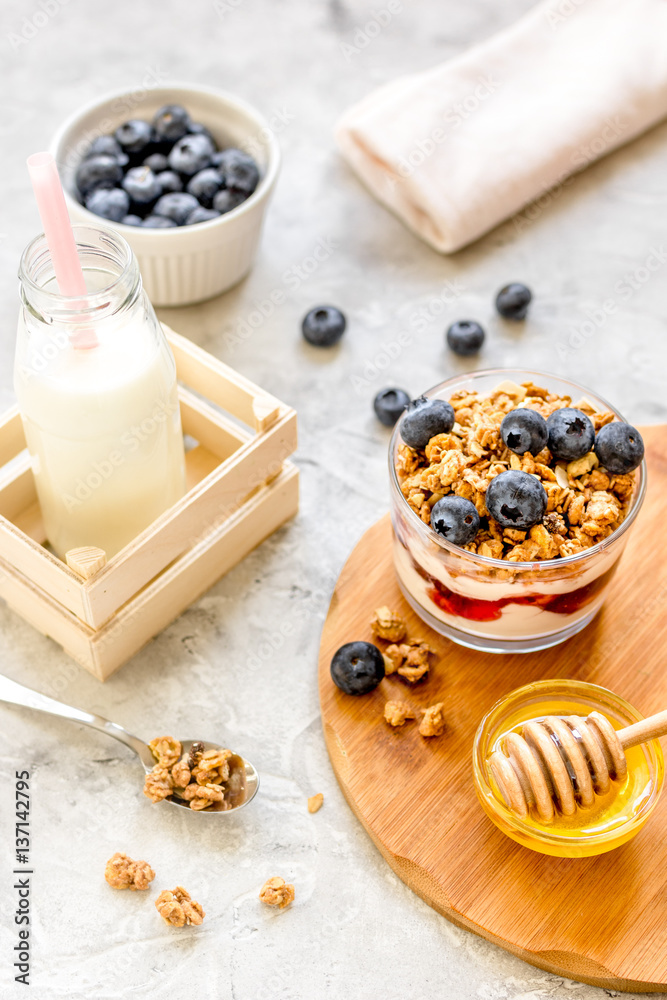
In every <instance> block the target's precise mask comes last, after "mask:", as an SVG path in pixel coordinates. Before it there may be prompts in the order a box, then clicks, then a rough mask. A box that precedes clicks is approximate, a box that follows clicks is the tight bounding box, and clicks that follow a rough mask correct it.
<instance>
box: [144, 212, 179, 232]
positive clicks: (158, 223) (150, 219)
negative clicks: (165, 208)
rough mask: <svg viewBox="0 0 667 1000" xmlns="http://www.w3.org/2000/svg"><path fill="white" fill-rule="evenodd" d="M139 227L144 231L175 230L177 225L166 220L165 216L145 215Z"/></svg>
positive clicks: (170, 220)
mask: <svg viewBox="0 0 667 1000" xmlns="http://www.w3.org/2000/svg"><path fill="white" fill-rule="evenodd" d="M141 225H142V226H143V227H144V228H145V229H176V228H177V227H178V223H177V222H174V220H173V219H168V218H167V217H166V215H147V216H146V218H145V219H144V220H143V222H142V223H141Z"/></svg>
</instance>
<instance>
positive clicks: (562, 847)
mask: <svg viewBox="0 0 667 1000" xmlns="http://www.w3.org/2000/svg"><path fill="white" fill-rule="evenodd" d="M592 711H598V712H601V713H602V714H603V715H605V716H606V717H607V718H608V719H609V720H610V721H611V723H612V725H613V726H614V728H615V729H622V728H623V727H624V726H627V725H631V724H632V723H633V722H638V721H639V720H640V719H642V718H643V716H642V715H641V714H640V713H639V712H637V711H636V710H635V709H634V708H633V707H632V706H631V705H629V704H628V703H627V702H626V701H625V700H624V699H623V698H621V697H619V695H617V694H614V693H613V692H612V691H608V690H607V689H606V688H603V687H599V686H598V685H597V684H588V683H586V682H584V681H574V680H565V679H562V680H561V679H559V680H543V681H536V682H534V683H532V684H526V685H524V687H520V688H517V689H516V690H515V691H512V692H511V693H510V694H508V695H506V696H505V697H504V698H501V700H500V701H498V702H496V704H495V705H494V706H493V708H492V709H491V711H490V712H489V713H488V714H487V715H485V716H484V718H483V719H482V721H481V722H480V724H479V727H478V729H477V733H476V734H475V743H474V746H473V762H472V763H473V782H474V785H475V791H476V792H477V797H478V799H479V801H480V803H481V805H482V808H483V809H484V812H485V813H486V814H487V816H488V817H489V819H491V821H492V822H493V823H495V825H496V826H497V827H498V829H499V830H502V832H503V833H505V834H506V835H507V836H508V837H511V838H512V840H515V841H516V842H517V843H518V844H523V846H524V847H529V848H530V849H531V850H533V851H539V852H540V853H541V854H551V855H554V856H555V857H560V858H585V857H591V856H593V855H597V854H604V853H606V852H607V851H611V850H613V849H614V848H616V847H620V846H621V845H622V844H625V843H627V842H628V841H629V840H631V839H632V838H633V837H634V836H636V835H637V834H638V833H639V831H640V830H641V829H642V827H643V826H644V824H645V823H646V821H647V819H648V818H649V816H650V815H651V813H652V812H653V810H654V809H655V807H656V805H657V803H658V799H659V797H660V792H661V790H662V783H663V778H664V761H663V755H662V748H661V746H660V743H659V742H658V740H651V741H649V742H648V743H643V744H641V745H640V746H637V747H633V748H631V749H629V750H626V759H627V762H628V774H627V777H626V778H625V780H624V781H623V782H620V783H619V782H615V781H613V782H612V788H611V790H610V792H608V793H607V794H606V795H604V796H597V797H596V800H595V804H594V805H593V806H592V807H591V808H590V809H580V808H578V809H577V811H576V814H575V815H574V816H573V817H570V818H565V817H564V816H562V815H558V816H557V817H556V818H555V819H554V821H553V822H552V823H550V824H544V823H540V822H539V820H537V819H536V818H535V816H534V815H533V814H532V813H531V814H530V815H529V816H528V817H527V818H526V819H525V820H522V819H519V818H518V817H517V816H515V815H514V813H513V812H512V811H511V810H510V809H509V807H508V806H507V805H506V804H505V801H504V799H503V797H502V795H501V793H500V791H499V789H498V787H497V785H496V783H495V781H494V778H493V776H492V774H491V770H490V768H489V766H488V763H487V762H488V759H489V756H490V754H491V753H492V751H493V750H494V749H498V748H499V743H500V741H501V737H502V736H503V735H504V734H506V733H508V732H509V731H510V730H520V727H521V724H522V723H524V722H527V721H528V720H529V719H540V718H543V717H544V716H546V715H581V716H586V715H588V714H589V713H590V712H592Z"/></svg>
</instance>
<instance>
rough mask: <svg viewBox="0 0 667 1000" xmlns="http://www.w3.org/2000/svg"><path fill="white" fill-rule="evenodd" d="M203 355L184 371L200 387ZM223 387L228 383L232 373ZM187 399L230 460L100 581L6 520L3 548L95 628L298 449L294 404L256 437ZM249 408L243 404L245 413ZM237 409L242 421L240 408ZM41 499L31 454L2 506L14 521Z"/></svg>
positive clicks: (1, 527) (195, 423)
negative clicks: (79, 573) (76, 571)
mask: <svg viewBox="0 0 667 1000" xmlns="http://www.w3.org/2000/svg"><path fill="white" fill-rule="evenodd" d="M174 337H175V338H177V339H178V340H183V338H178V335H177V334H170V338H171V339H173V338H174ZM186 343H187V342H186ZM181 349H182V350H183V351H184V349H183V348H181ZM200 354H201V355H202V356H203V360H202V358H201V357H199V356H197V357H196V358H194V359H190V362H189V368H188V371H187V373H186V374H183V373H182V372H181V371H180V370H179V376H182V377H184V378H187V379H188V380H189V381H191V382H193V383H194V387H195V388H197V389H198V390H199V391H201V389H202V384H201V378H202V372H204V373H205V372H206V371H207V370H208V369H207V367H206V359H207V358H208V355H206V353H205V352H200ZM220 385H223V386H224V385H228V381H227V379H226V377H225V379H224V380H221V382H220ZM220 385H218V390H220ZM250 386H251V383H246V386H245V388H244V392H246V391H247V392H250V388H248V387H250ZM253 391H254V392H255V393H258V394H259V395H260V396H262V394H261V390H259V389H257V388H254V389H253ZM221 393H222V390H220V391H219V392H218V398H219V399H220V401H221V402H225V403H226V405H228V406H230V407H231V406H232V405H236V403H237V400H236V399H232V400H231V402H230V400H229V399H227V400H224V399H223V395H222V394H221ZM262 398H263V397H262ZM268 398H269V399H273V397H268ZM179 400H180V403H181V406H182V407H183V417H184V427H185V429H186V432H187V433H190V434H192V436H193V437H194V436H195V435H196V436H197V439H198V440H200V441H201V440H202V438H203V439H205V441H206V445H207V446H208V448H207V450H208V451H212V452H213V453H214V454H216V455H217V456H219V457H220V458H223V456H227V457H226V458H224V460H223V461H221V462H220V463H219V464H218V465H217V468H215V469H214V470H213V471H210V472H209V473H208V475H207V476H206V478H205V479H203V480H202V482H201V483H198V484H197V486H196V487H195V488H194V490H192V489H191V490H190V491H189V492H188V493H187V494H186V496H185V497H183V499H182V500H180V501H179V502H178V503H177V504H175V505H174V506H172V507H171V508H170V509H169V510H168V511H165V513H164V514H162V515H161V516H160V517H159V518H158V519H157V520H156V521H154V522H153V524H151V525H150V526H149V527H148V528H147V529H146V530H145V531H144V532H142V533H141V534H140V535H138V536H137V538H136V539H134V540H133V541H132V542H131V543H130V545H128V546H126V547H125V548H124V549H123V550H122V551H121V552H119V553H118V554H117V555H116V556H115V557H114V558H113V559H112V560H111V561H110V562H109V564H108V565H107V566H106V568H105V569H104V570H102V571H101V573H99V574H97V575H96V576H95V577H94V578H93V579H92V580H90V581H87V582H86V583H82V581H81V580H80V579H79V578H78V577H77V576H76V575H75V574H74V573H72V571H71V570H70V569H69V568H68V567H67V566H66V565H65V563H64V562H62V561H61V560H59V559H58V558H56V557H55V556H54V555H52V554H51V553H49V552H48V551H47V550H46V549H44V548H43V547H42V546H41V545H40V544H38V543H37V542H36V541H35V539H34V538H31V537H28V535H26V534H25V533H24V532H23V531H21V530H20V529H19V528H18V527H16V525H15V524H13V523H12V522H11V521H10V520H9V519H7V518H5V517H0V550H1V551H2V553H3V556H4V558H5V560H6V561H8V562H9V563H11V564H12V565H14V566H15V567H16V568H17V569H18V570H19V571H20V572H21V573H23V574H24V575H25V576H26V577H27V578H28V579H30V580H32V581H34V582H35V583H36V584H37V585H38V586H40V587H43V588H44V589H45V590H46V591H47V593H49V594H51V596H52V597H54V598H55V599H56V600H58V601H60V602H61V603H62V604H63V605H64V606H65V607H66V608H68V609H69V610H70V611H72V612H74V614H76V615H77V616H78V617H80V618H81V619H82V620H83V621H84V622H86V624H88V625H90V626H92V627H93V628H99V627H101V625H103V624H104V622H105V621H107V620H108V619H109V618H110V617H111V615H112V614H113V613H114V612H115V611H116V610H117V609H118V608H119V607H121V606H122V605H123V604H124V603H125V602H126V601H128V600H129V599H130V598H131V597H132V595H133V594H135V593H136V592H137V591H138V590H139V589H141V587H143V586H144V585H145V584H146V583H148V582H149V580H152V579H153V577H155V576H156V574H158V573H159V572H160V571H161V570H162V569H164V567H165V566H167V565H168V564H169V563H170V562H172V561H173V560H174V559H176V558H177V557H178V556H179V555H180V554H181V553H182V552H184V551H185V549H186V548H187V547H188V546H189V545H190V543H191V541H192V538H193V537H197V536H198V535H199V534H201V532H202V530H203V529H204V528H205V526H206V525H207V524H213V523H214V522H216V521H218V520H220V519H221V518H223V517H224V516H225V515H228V514H229V513H230V512H231V511H233V510H234V509H235V508H236V507H237V506H238V504H239V503H241V502H242V501H243V500H244V499H245V498H246V497H247V496H248V495H249V494H251V493H252V491H253V490H255V489H256V488H257V487H258V486H259V485H260V484H261V483H262V482H264V481H266V480H267V479H269V478H271V477H272V476H275V475H276V474H277V472H278V471H279V469H280V465H281V463H282V462H283V460H284V459H285V458H287V457H288V456H289V455H290V454H292V452H293V451H294V450H295V449H296V414H295V412H294V411H293V410H291V409H289V408H288V407H282V406H281V405H280V404H278V411H277V414H276V417H277V419H274V420H273V422H272V423H271V425H270V426H268V427H267V428H266V429H264V430H263V431H262V432H260V433H258V434H256V435H253V434H251V433H250V432H248V431H247V430H246V429H244V428H243V427H240V426H238V425H236V424H235V423H234V422H233V421H231V420H229V419H228V418H227V417H226V416H225V415H224V414H222V413H220V412H219V411H218V410H216V409H215V408H214V407H212V406H209V405H208V404H207V403H206V402H205V401H203V400H200V399H199V398H198V397H197V396H195V395H194V394H193V393H192V392H190V390H188V389H186V388H184V387H180V386H179ZM245 405H246V404H245V403H244V404H243V405H242V407H241V409H242V412H244V411H243V406H245ZM246 408H247V407H246ZM235 412H236V415H237V416H239V418H240V415H239V413H238V410H237V411H235ZM271 412H273V411H271ZM245 415H246V416H247V415H248V414H247V413H246V414H245ZM15 416H16V415H14V417H12V420H11V421H10V425H11V426H12V427H13V428H14V430H13V432H12V434H13V442H12V446H11V448H8V449H7V453H8V455H9V458H10V459H11V458H12V457H13V455H12V452H13V451H14V449H15V448H17V447H18V448H19V449H20V448H21V447H23V446H24V445H25V440H24V439H23V438H22V437H21V436H20V435H19V434H18V432H17V425H16V424H15ZM265 422H266V421H265ZM19 423H20V421H19ZM14 454H15V452H14ZM200 455H201V453H200ZM205 457H207V456H205ZM189 464H192V460H191V461H190V463H189ZM35 499H36V494H35V489H34V479H33V477H32V472H31V471H30V464H29V459H28V457H27V456H25V457H21V458H19V459H17V460H16V464H15V467H14V468H13V470H12V472H11V473H8V479H7V481H6V482H5V483H4V487H3V485H2V483H1V482H0V505H2V509H3V510H7V511H8V512H10V513H11V516H12V518H15V517H16V518H18V517H20V509H22V508H23V505H24V504H25V506H26V507H28V506H30V505H31V504H32V503H34V501H35Z"/></svg>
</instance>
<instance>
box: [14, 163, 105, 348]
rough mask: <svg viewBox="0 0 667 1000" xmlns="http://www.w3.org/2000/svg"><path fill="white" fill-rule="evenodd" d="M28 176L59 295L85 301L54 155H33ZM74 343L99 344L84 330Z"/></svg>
mask: <svg viewBox="0 0 667 1000" xmlns="http://www.w3.org/2000/svg"><path fill="white" fill-rule="evenodd" d="M28 173H29V174H30V180H31V181H32V187H33V191H34V192H35V199H36V201H37V208H38V210H39V217H40V219H41V220H42V226H43V227H44V235H45V236H46V243H47V246H48V248H49V252H50V254H51V260H52V262H53V270H54V271H55V274H56V281H57V283H58V291H59V292H60V294H61V295H65V296H67V297H69V298H75V297H77V296H81V298H84V299H85V297H86V295H87V292H88V289H87V288H86V282H85V279H84V277H83V270H82V268H81V261H80V260H79V254H78V253H77V249H76V243H75V240H74V233H73V232H72V223H71V222H70V218H69V215H68V213H67V205H66V204H65V195H64V193H63V187H62V184H61V183H60V177H59V176H58V168H57V167H56V161H55V160H54V159H53V156H52V155H51V153H33V154H32V156H29V157H28ZM70 340H71V342H72V345H73V346H74V347H79V348H87V347H96V346H97V343H98V341H97V337H96V336H95V333H94V331H93V330H80V331H79V332H78V333H76V334H74V335H73V336H71V337H70Z"/></svg>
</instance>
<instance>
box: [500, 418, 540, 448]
mask: <svg viewBox="0 0 667 1000" xmlns="http://www.w3.org/2000/svg"><path fill="white" fill-rule="evenodd" d="M500 436H501V437H502V439H503V441H504V442H505V444H506V445H507V447H508V448H509V450H510V451H513V452H515V453H516V454H517V455H525V453H526V452H527V451H529V452H530V453H531V455H537V453H538V452H539V451H542V449H543V448H544V446H545V445H546V443H547V440H548V438H549V429H548V427H547V422H546V420H545V419H544V417H543V416H542V414H541V413H538V412H537V410H525V409H522V408H519V409H516V410H510V412H509V413H507V414H505V416H504V417H503V420H502V423H501V425H500Z"/></svg>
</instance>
